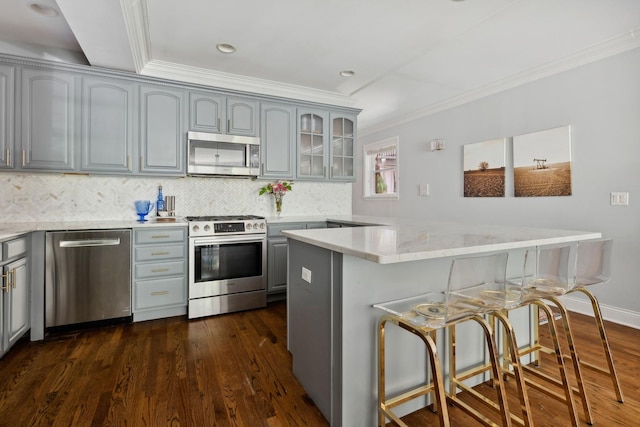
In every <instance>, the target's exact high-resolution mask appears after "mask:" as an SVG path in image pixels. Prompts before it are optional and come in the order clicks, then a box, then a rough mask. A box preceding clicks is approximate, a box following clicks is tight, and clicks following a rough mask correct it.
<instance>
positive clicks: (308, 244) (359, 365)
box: [283, 217, 601, 427]
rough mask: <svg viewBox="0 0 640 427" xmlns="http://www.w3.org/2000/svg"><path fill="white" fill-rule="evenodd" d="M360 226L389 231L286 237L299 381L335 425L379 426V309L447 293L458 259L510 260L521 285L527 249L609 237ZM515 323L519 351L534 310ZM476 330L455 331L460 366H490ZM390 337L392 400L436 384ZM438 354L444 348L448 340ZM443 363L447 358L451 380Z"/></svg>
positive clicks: (403, 340) (394, 335)
mask: <svg viewBox="0 0 640 427" xmlns="http://www.w3.org/2000/svg"><path fill="white" fill-rule="evenodd" d="M354 218H357V221H359V222H367V220H368V222H370V223H372V224H384V223H385V222H386V223H387V224H389V225H382V226H380V225H378V226H371V227H357V228H337V229H322V230H296V231H286V232H283V234H284V235H286V236H287V237H288V239H289V246H288V263H289V267H288V294H287V307H288V346H289V351H290V352H291V354H292V357H293V372H294V374H295V375H296V377H297V378H298V380H299V381H300V383H301V384H302V386H303V387H304V388H305V390H306V391H307V393H308V394H309V396H310V397H311V398H312V399H313V401H314V402H315V403H316V405H317V406H318V407H319V408H320V410H321V411H322V413H323V414H324V415H325V417H326V418H327V420H328V421H329V422H330V424H331V425H332V426H349V427H354V426H363V427H369V426H375V425H376V423H377V417H376V414H377V409H376V406H377V365H376V364H377V359H376V357H377V351H376V339H377V338H376V330H377V329H376V328H377V322H378V319H379V318H380V317H381V315H382V313H381V312H380V311H379V310H377V309H375V308H373V307H372V305H373V304H375V303H378V302H383V301H390V300H394V299H399V298H405V297H410V296H415V295H419V294H421V293H425V292H429V291H438V290H444V289H445V288H446V283H447V279H448V272H449V267H450V264H451V260H452V259H453V258H455V257H460V256H472V255H474V254H477V255H479V254H487V253H492V252H497V251H508V252H509V265H508V275H509V276H510V277H519V276H520V275H521V270H522V265H523V261H524V253H525V251H526V250H527V249H528V248H534V247H535V246H537V245H551V244H560V243H573V242H577V241H580V240H587V239H594V238H599V237H601V235H600V233H597V232H582V231H568V230H552V229H536V228H524V227H506V226H493V225H492V226H484V225H482V226H481V225H468V224H451V223H437V224H436V223H419V222H416V221H411V220H399V219H388V218H386V219H381V218H367V217H354ZM354 220H356V219H354ZM510 318H511V319H512V320H513V322H514V325H515V327H516V331H517V333H518V338H519V344H520V345H522V344H526V343H527V341H528V340H529V341H531V340H532V339H533V338H534V331H535V329H534V324H533V321H532V316H531V312H530V311H529V309H527V308H525V309H522V310H521V311H519V312H516V313H515V315H512V314H510ZM471 323H473V322H471ZM471 323H469V324H464V325H462V326H461V327H459V328H458V329H457V332H456V333H457V334H458V337H459V338H458V342H459V343H461V345H462V347H459V348H458V352H457V354H458V356H457V363H458V366H459V367H465V366H471V365H474V364H477V363H479V362H482V361H483V357H484V351H483V348H484V344H483V341H482V340H483V337H482V334H481V333H480V331H479V329H474V328H476V327H477V326H476V325H472V324H471ZM386 336H387V349H388V355H387V367H386V370H387V390H388V392H391V393H393V392H396V391H402V390H404V389H406V388H408V387H410V386H412V385H415V384H416V382H418V381H421V380H422V379H424V378H428V373H427V372H426V352H425V349H424V345H423V344H422V343H421V342H420V340H419V339H417V338H416V337H414V336H412V335H411V334H406V333H404V334H403V333H400V332H399V330H398V329H397V328H392V327H389V328H387V334H386ZM438 348H439V349H440V350H439V351H441V350H442V349H444V348H445V347H444V336H443V334H439V336H438ZM444 356H445V354H444V352H442V353H441V357H443V367H444V369H445V371H446V370H447V360H446V358H445V357H444ZM426 403H427V401H426V400H423V401H420V399H417V400H414V401H411V402H408V403H406V404H404V405H403V406H400V407H398V408H397V411H396V413H398V414H400V415H404V414H407V413H410V412H413V411H415V410H416V409H419V408H420V407H422V406H424V405H425V404H426Z"/></svg>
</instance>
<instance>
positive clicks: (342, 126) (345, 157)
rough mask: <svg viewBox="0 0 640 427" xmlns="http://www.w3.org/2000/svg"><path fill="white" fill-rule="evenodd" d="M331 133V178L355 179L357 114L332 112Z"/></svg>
mask: <svg viewBox="0 0 640 427" xmlns="http://www.w3.org/2000/svg"><path fill="white" fill-rule="evenodd" d="M329 134H330V135H331V146H330V153H329V157H330V158H331V168H330V175H329V178H330V179H332V180H336V181H355V179H356V176H355V163H356V158H355V144H356V116H355V115H345V114H337V113H331V125H330V130H329Z"/></svg>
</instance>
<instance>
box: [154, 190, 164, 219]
mask: <svg viewBox="0 0 640 427" xmlns="http://www.w3.org/2000/svg"><path fill="white" fill-rule="evenodd" d="M163 210H164V196H163V195H162V185H159V186H158V201H157V202H156V215H158V216H160V211H163Z"/></svg>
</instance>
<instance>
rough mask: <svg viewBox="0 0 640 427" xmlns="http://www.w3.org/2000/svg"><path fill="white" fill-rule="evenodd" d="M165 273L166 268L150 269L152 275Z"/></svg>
mask: <svg viewBox="0 0 640 427" xmlns="http://www.w3.org/2000/svg"><path fill="white" fill-rule="evenodd" d="M167 271H169V269H168V268H152V269H151V272H152V273H166V272H167Z"/></svg>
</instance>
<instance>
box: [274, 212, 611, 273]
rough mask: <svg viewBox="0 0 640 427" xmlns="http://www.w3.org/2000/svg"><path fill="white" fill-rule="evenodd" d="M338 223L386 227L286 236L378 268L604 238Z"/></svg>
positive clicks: (392, 221) (416, 223) (494, 228)
mask: <svg viewBox="0 0 640 427" xmlns="http://www.w3.org/2000/svg"><path fill="white" fill-rule="evenodd" d="M332 219H333V218H332V217H328V218H327V220H332ZM335 219H336V220H342V221H345V222H353V223H356V224H363V223H369V224H384V225H372V226H365V227H352V228H329V229H312V230H287V231H283V232H282V234H283V235H284V236H287V237H288V238H290V239H294V240H299V241H301V242H305V243H308V244H312V245H315V246H318V247H322V248H325V249H329V250H332V251H335V252H340V253H342V254H345V255H351V256H354V257H358V258H363V259H366V260H369V261H373V262H376V263H379V264H390V263H397V262H406V261H417V260H425V259H432V258H442V257H450V256H463V255H472V254H478V253H482V252H490V251H501V250H510V249H519V248H526V247H531V246H536V245H551V244H558V243H567V242H575V241H579V240H587V239H596V238H599V237H602V236H601V233H599V232H593V231H576V230H558V229H547V228H533V227H515V226H502V225H484V224H463V223H450V222H428V221H421V220H415V219H401V218H380V217H367V216H359V215H358V216H349V217H336V218H335Z"/></svg>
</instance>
